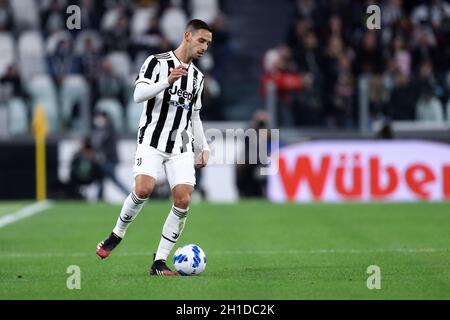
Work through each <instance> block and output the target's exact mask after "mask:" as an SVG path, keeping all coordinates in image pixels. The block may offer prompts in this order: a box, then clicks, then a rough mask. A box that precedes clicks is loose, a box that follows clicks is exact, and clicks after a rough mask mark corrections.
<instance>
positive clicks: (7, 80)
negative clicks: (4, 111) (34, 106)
mask: <svg viewBox="0 0 450 320" xmlns="http://www.w3.org/2000/svg"><path fill="white" fill-rule="evenodd" d="M26 96H27V93H26V91H25V90H24V88H23V86H22V83H21V81H20V76H19V73H18V70H17V69H16V67H15V66H14V65H11V66H9V67H8V68H7V69H6V72H5V74H4V75H3V76H2V77H1V78H0V103H4V102H6V101H7V100H9V99H11V98H12V97H26Z"/></svg>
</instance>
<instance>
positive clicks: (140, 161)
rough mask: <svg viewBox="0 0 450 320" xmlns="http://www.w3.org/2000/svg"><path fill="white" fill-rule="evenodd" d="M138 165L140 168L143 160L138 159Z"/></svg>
mask: <svg viewBox="0 0 450 320" xmlns="http://www.w3.org/2000/svg"><path fill="white" fill-rule="evenodd" d="M136 164H137V165H138V166H140V165H141V164H142V158H137V159H136Z"/></svg>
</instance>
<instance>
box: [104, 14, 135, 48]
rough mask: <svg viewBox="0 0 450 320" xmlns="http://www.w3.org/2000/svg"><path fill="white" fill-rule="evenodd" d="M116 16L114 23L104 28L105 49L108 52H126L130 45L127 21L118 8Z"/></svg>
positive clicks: (126, 17)
mask: <svg viewBox="0 0 450 320" xmlns="http://www.w3.org/2000/svg"><path fill="white" fill-rule="evenodd" d="M117 15H118V16H117V19H116V22H115V23H114V24H113V25H111V26H108V27H107V28H106V33H105V34H104V41H105V47H106V49H107V50H108V51H128V50H129V49H130V43H131V34H130V26H129V19H128V16H127V15H126V14H125V13H124V12H123V11H122V10H121V9H120V8H119V9H117Z"/></svg>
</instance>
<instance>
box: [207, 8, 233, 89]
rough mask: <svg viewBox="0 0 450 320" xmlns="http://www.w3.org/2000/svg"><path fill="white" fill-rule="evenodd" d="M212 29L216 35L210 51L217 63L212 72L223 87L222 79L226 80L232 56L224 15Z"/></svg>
mask: <svg viewBox="0 0 450 320" xmlns="http://www.w3.org/2000/svg"><path fill="white" fill-rule="evenodd" d="M211 27H212V28H213V30H214V35H213V44H212V45H211V48H210V49H209V50H210V52H211V54H212V57H213V61H216V63H215V65H214V68H213V70H211V72H212V75H213V76H214V78H215V79H216V80H217V81H219V82H220V83H221V84H222V85H223V83H222V79H223V78H224V74H225V67H226V66H227V63H228V61H229V59H230V55H231V47H230V35H229V34H228V31H227V29H226V20H225V16H224V14H223V13H220V14H218V15H217V16H216V18H215V19H214V21H213V22H212V24H211ZM200 61H201V60H200Z"/></svg>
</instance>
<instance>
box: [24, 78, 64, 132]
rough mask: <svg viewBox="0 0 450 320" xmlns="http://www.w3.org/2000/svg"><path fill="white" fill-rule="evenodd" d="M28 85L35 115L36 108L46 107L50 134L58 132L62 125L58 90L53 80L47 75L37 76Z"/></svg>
mask: <svg viewBox="0 0 450 320" xmlns="http://www.w3.org/2000/svg"><path fill="white" fill-rule="evenodd" d="M26 85H27V89H28V92H29V94H30V95H31V101H32V109H33V113H34V110H35V109H36V107H37V106H38V105H39V104H42V105H43V106H44V110H45V115H46V118H47V122H48V127H49V132H57V131H58V130H59V127H60V125H59V116H58V107H57V106H58V104H57V95H56V88H55V85H54V84H53V81H52V79H51V78H50V77H49V76H47V75H39V76H35V77H34V78H33V79H32V80H31V81H29V82H28V83H27V84H26Z"/></svg>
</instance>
